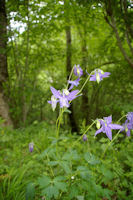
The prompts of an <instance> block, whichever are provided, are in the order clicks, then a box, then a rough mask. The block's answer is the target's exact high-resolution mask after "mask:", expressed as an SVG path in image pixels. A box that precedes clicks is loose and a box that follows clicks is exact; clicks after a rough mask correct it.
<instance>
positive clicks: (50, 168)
mask: <svg viewBox="0 0 133 200" xmlns="http://www.w3.org/2000/svg"><path fill="white" fill-rule="evenodd" d="M46 156H47V160H48V162H50V159H49V156H48V154H46ZM50 170H51V173H52V176H53V177H54V176H55V175H54V172H53V169H52V167H51V166H50Z"/></svg>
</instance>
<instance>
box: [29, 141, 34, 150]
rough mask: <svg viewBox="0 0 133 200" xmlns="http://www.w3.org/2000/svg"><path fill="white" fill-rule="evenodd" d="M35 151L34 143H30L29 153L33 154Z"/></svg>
mask: <svg viewBox="0 0 133 200" xmlns="http://www.w3.org/2000/svg"><path fill="white" fill-rule="evenodd" d="M33 149H34V143H33V142H31V143H29V151H30V152H32V151H33Z"/></svg>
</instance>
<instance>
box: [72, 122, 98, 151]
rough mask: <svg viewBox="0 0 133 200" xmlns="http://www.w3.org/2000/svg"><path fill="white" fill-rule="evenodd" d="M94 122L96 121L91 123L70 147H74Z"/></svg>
mask: <svg viewBox="0 0 133 200" xmlns="http://www.w3.org/2000/svg"><path fill="white" fill-rule="evenodd" d="M95 122H96V120H95V121H93V123H92V124H91V125H90V126H88V128H87V129H86V130H85V131H84V133H83V134H82V135H81V136H80V137H79V138H78V139H77V140H76V141H75V142H74V143H73V145H72V147H74V146H75V144H77V143H78V141H80V140H81V139H82V138H83V136H84V135H85V134H86V133H87V131H88V130H89V129H90V128H91V127H92V126H93V125H94V124H95Z"/></svg>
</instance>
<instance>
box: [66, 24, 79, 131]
mask: <svg viewBox="0 0 133 200" xmlns="http://www.w3.org/2000/svg"><path fill="white" fill-rule="evenodd" d="M71 57H72V52H71V28H70V26H66V70H67V80H68V78H69V74H70V72H71V70H72V66H71ZM69 110H70V111H71V113H70V114H69V118H70V124H71V127H72V132H78V127H77V124H76V119H75V116H74V108H73V104H72V105H71V106H70V108H69Z"/></svg>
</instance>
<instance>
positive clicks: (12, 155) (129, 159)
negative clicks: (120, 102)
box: [0, 123, 133, 200]
mask: <svg viewBox="0 0 133 200" xmlns="http://www.w3.org/2000/svg"><path fill="white" fill-rule="evenodd" d="M94 133H95V130H94V129H91V130H90V131H89V132H88V133H87V136H88V140H87V141H85V142H84V141H83V140H82V138H81V139H80V140H79V141H78V142H75V141H76V139H78V138H79V137H80V136H77V135H76V134H70V133H68V132H67V131H65V130H63V129H61V132H60V137H59V139H58V141H57V140H56V139H55V126H53V125H48V124H47V123H34V124H33V125H32V126H29V127H28V128H25V129H24V128H23V129H17V130H10V129H6V128H1V129H0V141H1V142H0V200H25V199H26V200H54V199H57V200H59V199H60V200H71V199H72V200H100V199H109V200H110V199H113V200H116V199H118V200H123V199H129V200H130V199H133V139H132V137H129V138H128V137H126V136H125V135H124V133H121V134H120V135H119V137H118V139H117V140H116V141H115V142H114V143H112V144H111V146H109V148H108V150H107V151H106V154H105V155H104V157H102V156H103V153H104V151H105V149H106V147H107V145H108V143H109V140H108V138H104V137H103V136H104V134H103V135H101V137H100V136H98V137H96V138H94ZM113 134H114V135H115V134H116V132H114V133H113ZM30 142H33V143H34V150H33V152H32V153H31V152H29V149H28V145H29V143H30ZM57 143H58V146H57Z"/></svg>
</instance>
